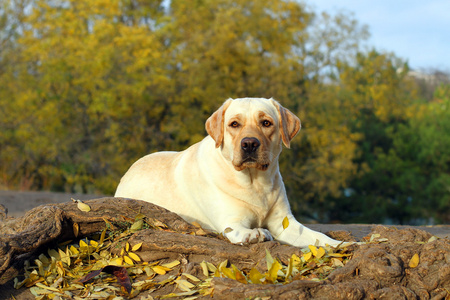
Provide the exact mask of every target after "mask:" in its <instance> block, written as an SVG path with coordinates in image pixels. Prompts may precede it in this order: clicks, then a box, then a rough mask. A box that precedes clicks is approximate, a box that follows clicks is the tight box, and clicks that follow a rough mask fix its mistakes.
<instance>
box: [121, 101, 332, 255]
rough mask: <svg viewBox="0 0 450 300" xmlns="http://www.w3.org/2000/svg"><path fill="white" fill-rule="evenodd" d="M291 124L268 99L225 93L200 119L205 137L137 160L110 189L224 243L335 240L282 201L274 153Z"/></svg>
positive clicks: (295, 126) (293, 129) (293, 128)
mask: <svg viewBox="0 0 450 300" xmlns="http://www.w3.org/2000/svg"><path fill="white" fill-rule="evenodd" d="M299 130H300V120H299V118H297V117H296V116H295V115H294V114H293V113H292V112H290V111H289V110H287V109H286V108H284V107H282V106H281V105H280V104H279V103H278V102H277V101H275V100H273V99H263V98H242V99H235V100H233V99H229V100H227V101H226V102H225V103H224V104H223V105H222V106H221V107H220V108H219V109H218V110H217V111H216V112H215V113H214V114H212V116H211V117H210V118H209V119H208V120H207V121H206V131H207V132H208V134H209V135H208V136H207V137H206V138H205V139H203V140H202V141H201V142H199V143H197V144H194V145H193V146H191V147H189V148H188V149H186V150H184V151H181V152H157V153H153V154H150V155H147V156H145V157H143V158H141V159H139V160H138V161H137V162H136V163H134V164H133V165H132V166H131V168H130V169H129V170H128V171H127V173H126V174H125V175H124V176H123V178H122V179H121V181H120V184H119V186H118V187H117V191H116V194H115V196H116V197H126V198H133V199H140V200H145V201H148V202H152V203H154V204H157V205H160V206H162V207H165V208H167V209H169V210H171V211H173V212H175V213H177V214H178V215H180V216H181V217H183V218H184V219H185V220H187V221H189V222H191V221H197V222H198V223H199V224H201V225H202V226H204V227H205V228H208V229H212V230H215V231H218V232H222V233H223V234H224V235H225V236H226V237H227V238H228V239H229V240H230V241H231V242H232V243H255V242H261V241H265V240H273V238H275V239H276V240H278V241H281V242H283V243H286V244H289V245H293V246H299V247H304V246H307V245H311V244H317V245H321V246H323V245H325V244H329V245H332V246H335V245H337V244H339V243H340V242H339V241H336V240H333V239H331V238H329V237H327V236H326V235H324V234H322V233H320V232H316V231H313V230H311V229H309V228H307V227H305V226H303V225H302V224H300V223H299V222H298V221H297V220H295V218H294V216H293V215H292V213H291V210H290V207H289V202H288V199H287V196H286V191H285V187H284V184H283V180H282V178H281V175H280V171H279V169H278V156H279V155H280V153H281V149H282V143H283V144H284V145H285V146H286V147H288V148H289V143H290V141H291V140H292V138H294V136H295V135H296V134H297V132H298V131H299ZM285 217H287V218H288V220H289V225H288V227H287V228H285V229H284V228H283V220H284V219H285ZM285 224H286V223H285Z"/></svg>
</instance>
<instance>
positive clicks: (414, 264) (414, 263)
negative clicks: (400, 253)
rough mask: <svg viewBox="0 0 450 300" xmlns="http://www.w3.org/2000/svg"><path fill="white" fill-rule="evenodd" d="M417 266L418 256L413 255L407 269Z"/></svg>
mask: <svg viewBox="0 0 450 300" xmlns="http://www.w3.org/2000/svg"><path fill="white" fill-rule="evenodd" d="M418 265H419V254H417V253H416V254H414V255H413V257H411V260H410V261H409V267H410V268H415V267H417V266H418Z"/></svg>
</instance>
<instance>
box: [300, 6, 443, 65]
mask: <svg viewBox="0 0 450 300" xmlns="http://www.w3.org/2000/svg"><path fill="white" fill-rule="evenodd" d="M306 3H307V5H308V6H310V7H313V8H314V11H315V12H322V11H326V12H328V13H331V14H333V13H334V12H336V11H338V10H343V11H347V12H353V13H354V16H355V18H356V19H357V20H358V21H359V22H360V24H366V25H368V26H369V31H370V35H371V37H370V39H369V41H368V44H369V45H370V46H374V47H375V49H377V50H379V51H386V52H394V53H395V54H396V56H398V57H400V58H403V59H405V60H407V61H408V62H409V66H410V67H411V68H412V69H418V70H420V69H425V70H428V69H439V70H442V71H446V72H450V1H449V0H420V1H418V0H375V1H367V0H359V1H356V0H309V1H306Z"/></svg>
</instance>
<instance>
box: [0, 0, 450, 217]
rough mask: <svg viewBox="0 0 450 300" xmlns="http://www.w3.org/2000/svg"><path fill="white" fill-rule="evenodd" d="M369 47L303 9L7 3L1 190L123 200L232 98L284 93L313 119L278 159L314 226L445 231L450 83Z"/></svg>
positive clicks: (249, 1)
mask: <svg viewBox="0 0 450 300" xmlns="http://www.w3.org/2000/svg"><path fill="white" fill-rule="evenodd" d="M367 38H368V29H367V28H366V27H365V26H362V25H361V24H359V23H358V22H357V21H356V20H355V19H354V17H353V16H352V15H350V14H348V15H347V14H343V13H340V14H337V15H334V16H331V15H329V14H326V13H315V12H313V11H312V10H311V9H309V8H308V6H307V5H305V4H303V3H300V2H296V1H282V0H260V1H256V0H195V1H187V0H172V1H157V0H153V1H142V0H76V1H75V0H67V1H52V0H5V1H2V2H1V4H0V188H3V189H32V190H53V191H65V192H85V193H103V194H113V193H114V190H115V187H116V185H117V183H118V181H119V179H120V177H121V176H122V175H123V174H124V172H125V171H126V170H127V168H128V167H129V166H130V165H131V163H133V162H134V161H135V160H136V159H138V158H139V157H142V156H143V155H145V154H147V153H151V152H155V151H160V150H181V149H184V148H186V147H188V146H189V145H191V144H192V143H195V142H198V141H200V140H201V139H202V138H203V137H204V136H205V134H206V133H205V130H204V122H205V120H206V119H207V117H208V116H209V115H210V114H211V113H212V112H213V111H215V110H216V109H217V108H218V107H219V106H220V104H221V103H222V102H223V101H224V100H226V99H227V98H229V97H273V98H275V99H277V100H279V101H280V102H281V103H282V104H283V105H284V106H286V107H287V108H289V109H290V110H292V111H293V112H295V113H296V114H297V115H298V116H299V117H300V119H301V120H302V131H301V132H300V134H299V136H298V137H297V138H296V139H294V141H293V143H292V145H291V150H288V151H284V152H283V154H282V155H281V162H280V168H281V171H282V174H283V178H284V180H285V183H286V186H287V189H288V196H289V199H290V201H291V204H292V207H293V210H294V213H295V214H296V215H297V217H299V218H300V219H301V220H307V221H314V220H316V221H320V222H366V223H367V222H377V223H381V222H391V223H401V224H405V223H412V224H416V223H421V224H422V223H433V222H447V223H448V222H450V217H449V216H450V170H449V166H450V154H449V152H448V150H447V149H449V146H450V130H449V129H450V128H449V127H450V121H449V120H450V118H449V114H450V113H449V111H450V110H449V101H450V100H449V99H450V88H449V82H450V80H449V76H448V74H445V73H442V72H439V71H436V70H434V71H433V72H431V73H430V74H431V75H433V76H432V77H429V78H428V77H418V76H415V75H414V73H412V72H411V71H410V70H409V68H408V65H407V64H406V63H405V62H404V61H402V60H401V59H399V58H397V57H396V56H395V55H394V54H389V53H380V52H378V51H377V50H376V49H369V50H368V49H367V48H366V47H365V42H366V40H367ZM431 75H430V76H431Z"/></svg>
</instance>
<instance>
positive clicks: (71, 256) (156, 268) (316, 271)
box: [14, 214, 418, 299]
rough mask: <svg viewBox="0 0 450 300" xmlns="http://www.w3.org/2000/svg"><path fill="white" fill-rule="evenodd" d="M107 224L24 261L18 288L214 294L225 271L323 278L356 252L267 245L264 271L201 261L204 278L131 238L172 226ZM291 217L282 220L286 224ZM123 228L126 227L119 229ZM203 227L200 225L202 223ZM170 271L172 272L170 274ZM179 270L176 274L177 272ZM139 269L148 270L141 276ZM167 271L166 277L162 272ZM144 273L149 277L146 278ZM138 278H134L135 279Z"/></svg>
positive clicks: (253, 279)
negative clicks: (150, 253)
mask: <svg viewBox="0 0 450 300" xmlns="http://www.w3.org/2000/svg"><path fill="white" fill-rule="evenodd" d="M105 223H106V227H105V229H104V230H103V231H102V232H101V233H99V234H97V235H95V236H92V237H90V239H88V238H84V239H81V240H79V241H77V242H71V241H66V242H63V243H61V244H60V245H59V248H58V249H49V250H48V251H47V255H46V254H44V253H42V254H40V255H39V257H38V258H37V259H35V260H34V264H33V265H32V264H31V262H29V261H27V262H25V267H24V277H25V278H24V279H23V280H21V281H19V279H18V278H15V284H14V286H15V288H21V287H26V288H30V292H31V293H32V294H33V295H34V296H35V297H36V299H53V298H55V297H56V296H59V297H60V298H73V299H125V298H133V297H135V296H137V295H139V294H140V293H142V292H144V291H147V292H149V293H151V292H153V291H156V290H159V289H161V288H162V287H164V286H167V285H174V286H175V287H176V290H179V292H172V293H169V294H166V295H164V296H160V298H161V299H166V298H174V297H180V298H187V299H195V298H196V297H198V296H206V295H211V294H213V288H212V286H211V281H212V280H213V278H214V277H225V278H230V279H233V280H236V281H237V282H240V283H242V284H287V283H290V282H292V281H295V280H313V281H320V280H324V279H326V278H327V276H328V275H329V274H330V273H331V272H332V271H333V270H335V269H336V268H340V267H342V266H344V265H345V264H346V263H347V262H348V261H349V260H350V259H351V258H352V255H353V252H352V248H351V247H347V245H345V246H344V245H342V246H338V247H331V246H326V247H317V246H314V245H309V246H308V247H306V248H302V249H300V252H299V254H298V255H297V254H292V255H291V257H290V258H289V261H288V263H287V265H286V264H283V263H282V262H281V261H280V260H279V259H278V258H276V257H273V256H272V254H271V253H270V252H269V251H268V250H266V259H265V262H266V270H267V271H265V272H260V271H259V270H258V269H257V268H256V266H254V267H253V268H251V269H250V270H240V269H239V268H237V267H236V266H235V265H234V264H231V263H229V262H228V261H227V260H225V261H223V262H221V263H219V264H218V265H214V264H212V263H210V262H207V261H203V262H201V263H200V267H201V270H202V274H203V276H204V277H203V278H198V277H196V276H194V275H191V274H188V273H182V272H180V271H179V268H177V267H179V265H180V264H181V262H180V261H178V260H174V261H172V262H169V263H161V262H160V261H155V262H145V261H142V259H141V258H140V256H139V251H140V250H141V249H142V243H137V244H133V245H131V244H130V243H129V242H128V238H129V237H130V236H131V235H132V234H133V233H135V232H136V231H139V230H141V229H143V228H149V227H151V228H154V229H160V230H167V226H166V225H165V224H163V223H162V222H160V221H158V220H154V219H147V218H146V217H145V216H143V215H141V214H139V215H137V216H136V218H135V219H134V220H128V226H127V227H126V228H123V226H122V227H121V226H117V224H111V223H110V222H109V221H107V220H105ZM287 226H289V222H288V221H287V219H286V220H283V227H284V228H286V227H287ZM120 228H121V229H120ZM197 231H198V229H197ZM117 241H121V242H122V245H123V247H122V248H121V250H120V251H118V252H116V251H112V245H114V243H116V242H117ZM379 242H385V239H380V238H379V236H372V237H371V238H370V241H368V242H366V243H379ZM417 264H418V258H417V257H416V256H414V257H413V258H412V259H411V262H410V267H412V268H413V267H415V266H416V265H417ZM168 273H170V274H168ZM172 273H175V274H172ZM139 275H143V276H140V277H138V276H139ZM161 276H164V277H161ZM142 277H144V278H145V279H141V278H142ZM133 281H134V282H133Z"/></svg>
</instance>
